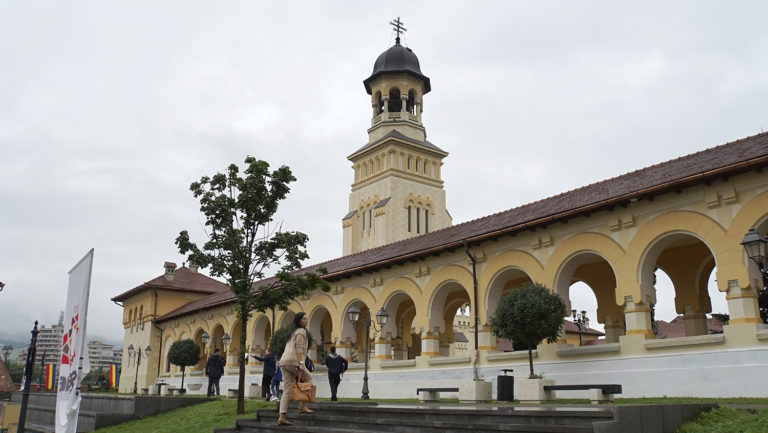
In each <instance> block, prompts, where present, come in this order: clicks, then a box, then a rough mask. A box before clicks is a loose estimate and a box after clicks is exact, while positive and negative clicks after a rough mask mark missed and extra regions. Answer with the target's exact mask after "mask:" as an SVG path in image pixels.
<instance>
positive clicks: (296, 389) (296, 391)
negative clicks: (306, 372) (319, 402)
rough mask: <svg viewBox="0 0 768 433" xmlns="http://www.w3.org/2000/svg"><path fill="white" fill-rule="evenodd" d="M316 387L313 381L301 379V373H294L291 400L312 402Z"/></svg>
mask: <svg viewBox="0 0 768 433" xmlns="http://www.w3.org/2000/svg"><path fill="white" fill-rule="evenodd" d="M315 394H317V387H316V386H315V385H314V384H313V383H307V382H302V381H301V373H299V374H298V375H296V383H294V384H293V386H292V387H291V394H290V398H291V401H300V402H304V403H314V402H315Z"/></svg>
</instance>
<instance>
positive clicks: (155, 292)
mask: <svg viewBox="0 0 768 433" xmlns="http://www.w3.org/2000/svg"><path fill="white" fill-rule="evenodd" d="M152 293H154V294H155V317H153V318H152V326H154V327H155V328H157V329H159V330H160V346H159V347H158V348H157V350H158V352H157V374H156V375H155V378H159V377H160V364H161V362H160V361H162V357H163V328H161V327H159V326H157V325H155V319H157V298H158V296H157V289H152ZM155 380H157V379H155Z"/></svg>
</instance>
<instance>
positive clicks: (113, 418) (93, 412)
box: [11, 392, 208, 433]
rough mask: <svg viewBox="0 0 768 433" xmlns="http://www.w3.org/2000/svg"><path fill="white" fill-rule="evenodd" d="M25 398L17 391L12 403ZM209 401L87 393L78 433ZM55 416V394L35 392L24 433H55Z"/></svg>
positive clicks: (30, 397)
mask: <svg viewBox="0 0 768 433" xmlns="http://www.w3.org/2000/svg"><path fill="white" fill-rule="evenodd" d="M21 398H22V393H21V392H14V393H13V396H12V397H11V400H12V402H14V403H21ZM205 401H208V400H207V399H204V398H185V397H178V398H174V397H160V396H126V395H110V394H83V399H82V401H81V402H80V413H79V414H78V418H77V431H78V432H89V431H92V430H96V429H99V428H102V427H107V426H110V425H115V424H120V423H122V422H125V421H129V420H132V419H136V418H143V417H146V416H150V415H154V414H157V413H161V412H165V411H169V410H173V409H178V408H180V407H185V406H189V405H192V404H197V403H203V402H205ZM55 416H56V394H55V393H47V392H33V393H31V394H30V395H29V404H28V405H27V419H26V425H25V429H24V430H25V432H24V433H53V432H54V420H55Z"/></svg>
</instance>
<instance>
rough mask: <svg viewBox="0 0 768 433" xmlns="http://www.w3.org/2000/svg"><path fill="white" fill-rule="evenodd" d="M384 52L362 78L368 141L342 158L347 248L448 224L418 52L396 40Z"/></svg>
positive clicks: (356, 249)
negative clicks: (349, 170) (347, 166)
mask: <svg viewBox="0 0 768 433" xmlns="http://www.w3.org/2000/svg"><path fill="white" fill-rule="evenodd" d="M390 24H392V25H393V26H395V31H396V32H397V38H396V39H395V45H393V46H392V47H391V48H389V49H388V50H386V51H384V52H383V53H381V55H379V57H378V58H377V59H376V62H375V63H374V65H373V73H371V76H370V77H368V78H366V79H365V80H364V81H363V85H364V86H365V90H366V92H367V93H368V94H369V95H371V111H372V117H371V127H370V128H369V129H368V143H366V144H365V145H364V146H363V147H361V148H360V149H358V150H357V151H355V152H354V153H352V154H351V155H349V156H348V157H347V159H349V160H350V161H352V167H353V169H354V182H353V183H352V191H351V192H350V194H349V212H348V213H347V214H346V215H345V216H344V218H342V227H343V232H344V255H348V254H353V253H356V252H359V251H363V250H367V249H370V248H374V247H378V246H382V245H386V244H390V243H393V242H397V241H400V240H403V239H406V238H409V237H413V236H418V235H421V234H424V233H429V232H431V231H434V230H438V229H441V228H444V227H448V226H450V225H451V216H450V215H449V214H448V211H447V210H446V207H445V190H444V189H443V180H442V177H441V167H442V165H443V158H445V157H446V156H448V153H447V152H445V151H443V150H442V149H440V148H439V147H437V146H435V145H434V144H432V143H430V142H429V141H427V132H426V129H425V128H424V125H423V123H422V112H423V111H424V95H426V94H427V93H429V91H430V90H431V86H430V81H429V77H427V76H425V75H424V74H422V72H421V68H420V65H419V59H418V58H417V57H416V54H414V53H413V51H412V50H411V49H410V48H407V47H404V46H402V45H401V44H400V34H401V33H403V32H405V31H406V29H405V28H404V27H402V23H401V22H400V18H398V19H397V20H395V21H393V22H391V23H390Z"/></svg>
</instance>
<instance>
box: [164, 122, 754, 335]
mask: <svg viewBox="0 0 768 433" xmlns="http://www.w3.org/2000/svg"><path fill="white" fill-rule="evenodd" d="M765 166H768V133H762V134H758V135H754V136H751V137H747V138H744V139H741V140H737V141H734V142H731V143H726V144H723V145H720V146H717V147H713V148H710V149H706V150H703V151H700V152H697V153H693V154H690V155H687V156H683V157H681V158H677V159H673V160H671V161H667V162H663V163H660V164H656V165H652V166H650V167H646V168H643V169H640V170H636V171H633V172H631V173H627V174H624V175H621V176H617V177H614V178H612V179H607V180H604V181H601V182H597V183H594V184H591V185H587V186H585V187H582V188H578V189H574V190H572V191H568V192H565V193H562V194H559V195H556V196H553V197H549V198H546V199H543V200H539V201H536V202H533V203H529V204H526V205H523V206H520V207H516V208H513V209H509V210H506V211H503V212H499V213H496V214H493V215H488V216H485V217H482V218H478V219H476V220H472V221H469V222H465V223H462V224H457V225H454V226H450V227H447V228H444V229H441V230H437V231H434V232H431V233H427V234H424V235H421V236H416V237H412V238H408V239H405V240H402V241H399V242H395V243H392V244H389V245H384V246H381V247H377V248H372V249H370V250H366V251H362V252H359V253H356V254H352V255H348V256H344V257H340V258H337V259H334V260H330V261H328V262H325V263H319V264H316V265H312V266H308V267H307V268H305V269H303V270H302V271H301V272H305V271H315V270H317V269H318V268H319V267H321V266H324V267H325V268H326V269H327V270H328V275H326V277H325V279H326V280H328V281H336V280H340V279H342V278H345V277H350V276H353V275H359V274H362V273H365V272H370V271H373V270H375V269H378V268H382V267H388V266H392V265H396V264H400V263H405V262H407V261H409V260H415V259H419V258H424V257H427V256H429V255H438V254H441V253H443V252H449V251H453V250H456V249H459V248H463V244H462V241H463V240H466V241H467V242H468V243H469V244H472V243H479V242H482V241H485V240H491V239H496V238H499V237H502V236H510V235H514V234H516V233H518V232H521V231H524V230H528V229H531V228H535V227H543V226H547V225H549V224H552V223H554V222H557V221H564V220H567V219H569V218H573V217H576V216H582V215H589V214H590V213H594V212H598V211H601V210H604V209H612V208H613V207H615V206H626V205H627V204H628V203H629V201H630V200H634V199H644V198H652V197H654V196H657V195H661V194H665V193H668V192H671V191H680V190H681V189H683V188H685V187H689V186H693V185H696V184H699V183H701V182H707V181H710V180H712V179H714V178H720V177H724V176H733V175H736V174H739V173H743V172H746V171H749V170H753V169H759V168H761V167H765ZM267 281H274V278H270V279H268V280H265V282H267ZM260 284H262V283H256V284H255V286H257V285H260ZM233 300H234V296H233V295H232V294H231V293H218V294H215V295H212V296H209V297H206V298H203V299H199V300H197V301H193V302H191V303H189V304H187V305H185V306H183V307H181V308H179V309H177V310H176V311H173V312H170V313H168V314H166V315H164V316H162V317H160V318H159V319H158V321H162V320H168V319H171V318H173V317H178V316H181V315H184V314H187V313H191V312H194V311H197V310H199V309H203V308H211V307H214V306H216V305H222V304H226V303H229V302H232V301H233Z"/></svg>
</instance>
